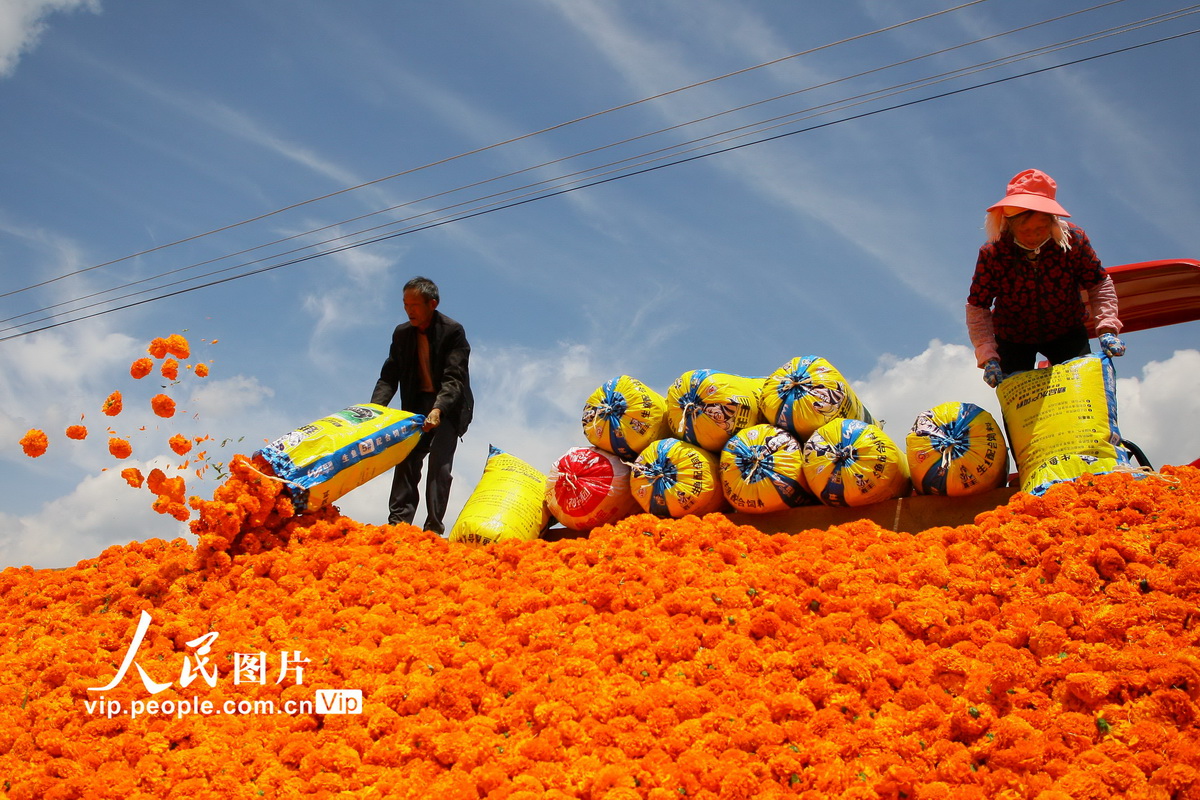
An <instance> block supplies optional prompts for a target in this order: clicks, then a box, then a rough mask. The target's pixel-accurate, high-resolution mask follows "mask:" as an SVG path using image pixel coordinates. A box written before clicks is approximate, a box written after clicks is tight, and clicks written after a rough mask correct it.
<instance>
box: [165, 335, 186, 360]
mask: <svg viewBox="0 0 1200 800" xmlns="http://www.w3.org/2000/svg"><path fill="white" fill-rule="evenodd" d="M167 352H168V353H170V354H171V355H173V356H175V357H176V358H188V357H190V356H191V354H192V348H191V345H189V344H188V340H187V339H185V338H183V337H182V336H180V335H179V334H178V333H172V334H171V335H170V336H168V337H167Z"/></svg>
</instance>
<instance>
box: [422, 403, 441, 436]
mask: <svg viewBox="0 0 1200 800" xmlns="http://www.w3.org/2000/svg"><path fill="white" fill-rule="evenodd" d="M441 424H442V410H441V409H440V408H435V409H433V411H430V412H429V413H428V414H426V415H425V424H424V425H422V426H421V430H423V431H425V432H426V433H428V432H429V431H431V430H433V429H434V428H436V427H437V426H438V425H441Z"/></svg>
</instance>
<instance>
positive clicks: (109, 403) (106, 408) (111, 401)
mask: <svg viewBox="0 0 1200 800" xmlns="http://www.w3.org/2000/svg"><path fill="white" fill-rule="evenodd" d="M100 410H101V411H103V412H104V413H105V414H107V415H108V416H110V417H115V416H116V415H117V414H120V413H121V392H120V391H115V392H113V393H112V394H110V395H109V396H108V397H107V398H105V400H104V405H103V406H101V407H100Z"/></svg>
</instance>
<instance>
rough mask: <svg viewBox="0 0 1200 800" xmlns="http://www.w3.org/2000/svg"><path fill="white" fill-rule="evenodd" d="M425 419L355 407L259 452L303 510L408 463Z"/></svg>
mask: <svg viewBox="0 0 1200 800" xmlns="http://www.w3.org/2000/svg"><path fill="white" fill-rule="evenodd" d="M424 423H425V417H424V416H422V415H420V414H413V413H411V412H408V411H401V410H400V409H398V408H388V407H387V406H381V405H377V404H375V403H364V404H363V405H358V406H350V407H348V408H345V409H343V410H341V411H338V412H337V413H336V414H331V415H329V416H327V417H322V418H321V419H318V420H316V421H315V422H310V423H309V424H308V425H305V426H304V427H302V428H297V429H296V430H294V431H292V432H291V433H288V434H286V435H284V436H281V437H279V438H278V439H276V440H275V441H273V442H271V443H270V444H268V445H267V446H266V447H263V448H262V449H261V450H259V451H257V453H255V455H259V456H262V458H263V459H264V460H265V461H266V462H267V463H268V464H270V465H271V469H272V471H273V472H274V473H275V477H276V478H278V479H279V480H281V481H283V483H284V484H286V486H287V491H288V494H289V495H290V496H291V498H292V505H293V506H294V507H295V509H296V511H297V512H300V511H304V510H306V509H311V508H318V507H320V506H323V505H325V504H326V503H332V502H333V501H334V500H337V499H338V498H339V497H341V496H342V495H344V494H346V493H347V492H349V491H350V490H351V489H355V488H357V487H359V486H361V485H362V484H364V483H366V482H367V481H369V480H371V479H372V478H374V477H375V476H376V475H379V474H381V473H383V472H386V471H388V470H390V469H391V468H392V467H394V466H396V465H397V464H399V463H400V462H401V461H403V460H404V459H405V458H406V457H407V456H408V454H409V453H411V452H412V450H413V448H414V447H416V446H417V441H418V440H419V439H420V438H421V426H422V425H423V424H424Z"/></svg>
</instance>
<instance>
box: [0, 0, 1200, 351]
mask: <svg viewBox="0 0 1200 800" xmlns="http://www.w3.org/2000/svg"><path fill="white" fill-rule="evenodd" d="M1121 2H1125V0H1108V2H1104V3H1100V4H1098V5H1095V6H1091V7H1089V8H1085V9H1080V10H1078V11H1073V12H1070V13H1067V14H1062V15H1060V16H1057V17H1052V18H1049V19H1046V20H1042V21H1040V22H1035V23H1030V24H1028V25H1023V26H1020V27H1017V28H1012V29H1010V30H1007V31H1004V32H1001V33H996V34H991V35H988V36H984V37H981V38H979V39H975V40H972V41H969V42H964V43H961V44H957V45H953V46H951V47H946V48H942V49H940V50H935V51H932V52H929V53H923V54H921V55H919V56H913V57H910V58H907V59H903V60H901V61H896V62H893V63H891V64H887V65H884V66H881V67H875V68H873V69H869V70H864V71H862V72H858V73H855V74H852V75H847V76H843V77H841V78H836V79H833V80H829V81H826V82H824V83H820V84H813V85H811V86H806V87H804V88H802V89H796V90H793V91H791V92H786V93H783V94H779V95H775V96H774V97H769V98H766V99H763V100H757V101H754V102H752V103H746V104H743V105H740V106H736V107H734V108H728V109H724V110H722V111H718V112H715V113H712V114H709V115H707V116H703V117H699V118H697V119H693V120H689V121H687V122H682V123H677V124H675V125H671V126H668V127H665V128H659V129H658V130H654V131H650V132H647V133H642V134H638V135H636V136H631V137H627V138H625V139H622V140H620V141H616V142H610V143H609V144H605V145H601V146H598V147H594V148H590V149H588V150H583V151H580V152H577V153H574V154H572V155H568V156H561V157H559V158H555V159H551V160H549V161H543V162H542V163H540V164H535V165H532V166H529V167H523V168H521V169H519V170H514V171H511V172H507V173H504V174H502V175H496V176H493V177H491V178H486V179H482V180H479V181H475V182H473V183H469V184H466V185H463V186H459V187H456V188H453V189H447V190H444V191H441V192H437V193H435V194H431V195H426V196H425V197H421V198H417V199H415V200H409V201H406V202H404V203H400V204H397V205H393V206H389V207H387V208H383V209H378V210H376V211H371V212H369V213H366V214H361V215H358V216H356V217H352V218H350V219H345V220H341V221H338V222H333V223H330V224H327V225H324V226H321V227H318V228H314V229H310V230H307V231H302V232H300V233H296V234H293V235H291V236H285V237H281V238H278V239H275V240H274V241H270V242H265V243H263V244H259V245H255V246H253V247H249V248H244V249H242V250H239V251H236V252H233V253H226V254H225V255H222V256H217V257H214V258H210V259H207V260H204V261H200V262H196V263H193V264H189V265H186V266H182V267H176V268H174V269H171V270H167V271H164V272H160V273H157V274H155V275H151V276H148V277H146V278H142V279H139V280H136V281H129V282H126V283H123V284H120V285H118V286H114V287H110V288H108V289H102V290H98V291H96V292H92V293H91V294H87V295H82V296H80V297H75V298H72V299H70V300H65V301H62V302H59V303H56V304H53V305H49V306H43V307H42V308H39V309H34V310H31V311H27V312H24V313H22V314H18V315H15V316H12V317H8V318H5V319H0V324H4V323H8V322H13V321H15V320H18V319H22V318H24V317H28V316H32V315H34V314H40V313H43V312H46V311H50V310H53V309H55V308H60V307H62V306H66V305H74V304H76V303H79V302H82V301H84V300H89V299H91V298H93V297H99V296H103V295H106V294H111V293H112V292H115V291H119V290H121V289H126V288H130V287H133V286H139V285H141V284H144V283H149V282H151V281H155V280H158V279H159V278H164V277H167V276H169V275H174V274H178V273H180V272H186V271H190V270H193V269H197V268H199V267H203V266H208V265H210V264H214V263H217V262H219V261H223V260H226V259H230V258H235V257H237V256H241V255H246V254H248V253H252V252H254V251H256V250H261V249H265V248H267V247H273V246H275V245H278V244H283V243H285V242H288V241H293V240H296V239H300V238H304V237H308V236H312V235H314V234H317V233H320V232H322V231H326V230H330V229H332V228H338V227H341V226H344V225H347V224H350V223H353V222H359V221H361V220H364V219H367V218H370V217H373V216H378V215H380V214H385V213H388V212H391V211H396V210H398V209H401V208H406V207H409V206H413V205H416V204H418V203H424V202H427V201H429V200H434V199H437V198H439V197H445V196H447V195H450V194H455V193H457V192H461V191H465V190H467V189H472V188H477V187H479V186H483V185H486V184H489V183H494V182H496V181H500V180H504V179H507V178H512V177H515V176H517V175H521V174H524V173H527V172H532V171H534V170H538V169H542V168H545V167H548V166H552V165H554V164H559V163H563V162H565V161H570V160H572V159H576V158H580V157H582V156H585V155H591V154H594V153H597V152H601V151H604V150H608V149H612V148H614V147H619V146H621V145H625V144H630V143H632V142H635V141H638V140H641V139H647V138H650V137H652V136H657V135H660V134H663V133H668V132H670V131H673V130H679V129H681V128H685V127H687V126H689V125H695V124H698V123H701V122H707V121H710V120H713V119H716V118H718V117H721V116H726V115H728V114H732V113H736V112H738V111H745V110H747V109H750V108H754V107H756V106H761V105H765V104H767V103H771V102H776V101H779V100H782V99H786V98H788V97H793V96H796V95H799V94H804V93H807V92H811V91H815V90H817V89H823V88H828V87H830V86H834V85H836V84H839V83H845V82H847V81H851V80H855V79H857V78H862V77H865V76H867V75H871V74H876V73H879V72H884V71H886V70H889V69H894V68H896V67H899V66H904V65H907V64H911V63H914V62H916V61H920V60H923V59H928V58H932V57H934V56H938V55H945V54H946V53H950V52H953V51H955V50H961V49H963V48H966V47H971V46H974V45H977V44H981V43H984V42H987V41H990V40H993V39H998V38H1002V37H1004V36H1009V35H1012V34H1014V33H1020V32H1024V31H1027V30H1030V29H1033V28H1036V27H1040V26H1043V25H1047V24H1050V23H1054V22H1060V21H1062V20H1064V19H1068V18H1070V17H1074V16H1078V15H1080V14H1086V13H1089V12H1092V11H1095V10H1097V9H1100V8H1104V7H1106V6H1110V5H1115V4H1118V3H1121ZM1198 7H1200V6H1193V9H1195V8H1198ZM1178 14H1179V12H1178V11H1176V12H1169V13H1167V14H1160V15H1158V16H1156V17H1149V18H1146V19H1144V20H1139V21H1137V22H1134V23H1127V24H1126V25H1123V26H1115V27H1114V28H1110V29H1108V31H1100V32H1098V33H1096V34H1089V35H1088V36H1087V37H1076V39H1074V40H1067V42H1077V43H1082V41H1084V40H1088V41H1091V40H1095V39H1096V38H1099V37H1100V35H1101V34H1105V33H1108V32H1111V31H1122V32H1124V31H1128V30H1129V29H1131V28H1132V26H1138V27H1142V26H1144V24H1151V23H1156V22H1162V21H1166V20H1165V19H1164V18H1169V17H1172V16H1173V15H1178ZM893 27H895V26H893ZM884 30H886V29H884ZM843 41H848V40H843ZM1059 44H1066V43H1059ZM1050 47H1054V46H1047V47H1044V48H1037V49H1035V50H1033V51H1026V53H1027V54H1029V53H1034V54H1037V53H1044V52H1052V50H1050V49H1048V48H1050ZM1054 49H1061V48H1060V47H1054ZM1021 55H1024V54H1016V55H1015V56H1008V57H1005V59H996V60H995V61H993V62H984V63H985V64H987V63H998V62H1000V61H1007V62H1009V63H1011V62H1013V61H1015V60H1018V58H1017V57H1018V56H1021ZM792 57H794V55H793V56H788V57H787V58H792ZM781 60H783V59H776V60H774V61H772V62H766V63H768V64H770V63H778V62H779V61H781ZM761 66H763V65H758V66H756V67H753V68H749V69H757V68H758V67H761ZM977 66H978V65H977ZM970 69H971V68H963V69H961V70H957V71H952V72H950V73H942V75H941V76H945V75H951V74H955V72H959V73H963V74H971V73H970V72H969V71H967V70H970ZM745 71H747V70H739V71H738V72H735V73H729V75H736V74H742V73H743V72H745ZM941 76H934V77H935V78H937V77H941ZM715 80H719V78H717V79H710V80H708V81H702V82H700V83H696V84H691V85H690V86H691V87H695V86H699V85H703V84H705V83H711V82H713V81H715ZM926 80H931V79H921V81H913V82H910V83H913V84H915V83H919V82H924V81H926ZM905 85H908V84H900V86H905ZM685 88H687V87H685ZM894 88H896V87H894V86H893V87H889V89H884V90H877V92H884V91H889V90H890V89H894ZM666 94H670V93H663V94H662V95H657V96H658V97H661V96H665V95H666ZM870 94H871V93H867V95H858V96H856V97H852V98H849V100H854V99H857V98H859V97H865V96H869V95H870ZM884 96H887V95H884ZM639 102H642V101H639ZM835 102H836V103H840V102H844V101H835ZM834 104H835V103H830V104H826V105H834ZM821 107H822V106H818V107H817V108H821ZM812 110H814V109H812V108H809V109H802V110H801V111H797V112H791V114H789V115H783V116H781V117H775V118H772V119H770V120H767V122H771V121H775V120H779V119H784V118H787V117H789V116H790V117H797V116H799V115H800V114H807V113H808V112H809V111H812ZM601 113H607V112H601ZM579 119H580V120H582V119H587V117H581V118H579ZM577 121H578V120H577ZM565 124H569V123H565ZM758 124H764V123H754V124H753V125H758ZM753 125H745V126H742V127H741V128H734V129H732V130H733V131H737V130H744V129H745V128H748V127H753ZM730 132H732V131H722V132H719V133H717V134H711V135H710V136H709V137H702V138H701V139H692V140H690V141H686V142H679V143H676V144H675V145H672V146H670V147H668V148H660V149H659V150H655V151H650V153H643V154H640V155H637V156H631V157H628V158H626V159H623V160H622V161H617V162H609V163H608V164H603V165H599V166H597V167H592V168H591V170H598V169H603V168H606V167H610V166H613V165H614V164H619V163H624V162H625V161H631V160H634V159H637V158H643V157H646V156H648V155H653V154H655V153H661V152H664V151H669V150H671V149H678V148H682V147H684V146H686V145H689V144H693V143H695V142H697V141H702V140H703V138H715V137H717V136H722V135H725V134H727V133H730ZM531 135H533V134H531ZM509 141H516V140H515V139H514V140H509ZM497 146H498V145H497ZM473 152H475V151H473ZM456 158H457V157H456ZM447 160H450V159H447ZM437 163H444V161H443V162H437ZM416 169H420V168H416ZM578 174H580V173H570V174H568V175H564V176H557V177H555V178H552V179H547V180H546V181H541V182H539V183H535V184H526V185H525V186H521V187H516V188H514V189H510V190H506V192H504V193H502V194H507V193H511V192H515V191H520V190H522V189H526V188H529V187H530V186H536V185H540V184H541V183H547V182H551V181H555V180H561V179H563V178H570V177H574V176H576V175H578ZM380 180H387V179H386V178H384V179H380ZM376 182H378V181H376ZM373 183H375V182H373ZM367 185H370V184H360V185H359V187H355V188H361V187H362V186H367ZM329 196H332V195H326V197H329ZM495 196H496V195H486V196H485V197H483V198H477V199H476V200H473V201H471V202H476V201H478V200H480V199H492V198H493V197H495ZM309 202H312V201H309ZM296 205H300V204H296ZM296 205H293V206H289V208H295V207H296ZM460 205H461V204H460ZM454 207H456V206H450V207H449V208H454ZM443 210H446V208H445V207H444V208H442V209H435V210H433V211H430V212H425V213H424V214H421V215H417V217H418V218H419V217H420V216H427V215H429V214H432V213H439V212H440V211H443ZM273 213H277V212H273ZM261 218H262V217H261V216H260V217H256V218H254V219H261ZM411 219H413V217H407V218H402V219H400V220H393V221H392V222H390V223H387V225H396V224H400V223H402V222H407V221H410V220H411ZM241 224H245V223H241ZM376 229H377V228H368V229H366V232H369V231H371V230H376ZM363 232H364V231H357V232H355V233H353V234H346V235H345V236H353V235H358V234H361V233H363ZM202 235H203V234H202ZM340 238H344V237H336V238H335V239H333V240H324V241H320V242H314V243H311V244H308V245H305V246H304V247H303V248H299V250H304V249H309V248H312V247H317V246H320V245H322V244H328V243H330V242H331V241H337V240H338V239H340ZM181 241H190V239H189V240H181ZM170 246H171V245H162V246H161V247H162V248H165V247H170ZM145 252H150V251H143V253H145ZM295 252H298V250H289V251H283V252H280V253H275V254H273V256H271V257H280V256H285V255H291V254H292V253H295ZM138 255H140V254H138ZM127 258H132V256H130V257H127ZM259 260H260V259H256V260H254V261H250V262H243V263H242V264H240V265H235V266H234V267H231V268H227V269H236V268H238V267H240V266H247V265H249V264H254V263H257V262H258V261H259ZM114 263H117V261H110V262H105V264H101V265H96V266H95V267H89V268H87V269H85V270H77V271H76V272H73V273H68V275H65V276H59V277H58V278H54V279H51V280H48V281H44V282H43V283H41V284H36V285H38V286H40V285H45V284H46V283H51V282H53V281H55V280H60V279H62V278H63V277H69V276H70V275H77V274H79V273H80V272H85V271H87V270H90V269H95V268H98V267H100V266H109V265H111V264H114ZM227 269H223V270H217V271H215V272H209V273H203V274H201V275H199V276H194V277H193V278H190V279H189V280H195V279H197V278H202V277H209V276H211V275H213V274H219V273H220V272H224V271H227ZM177 284H178V282H176V283H169V284H161V285H159V286H157V287H154V288H152V289H148V290H145V291H154V290H155V289H162V288H167V287H169V286H174V285H177ZM26 288H32V287H26ZM18 291H24V290H18ZM13 293H15V292H12V293H10V294H13ZM0 296H3V295H0ZM130 296H136V295H122V296H119V297H117V298H112V299H110V300H107V301H104V302H112V301H113V300H120V299H125V298H128V297H130ZM95 305H97V304H92V305H88V306H83V307H79V308H76V309H74V310H76V311H77V310H82V309H85V308H91V307H94V306H95ZM66 313H70V312H66ZM42 319H43V320H44V319H47V318H46V317H43V318H42ZM12 327H17V326H10V327H9V328H0V332H3V331H6V330H10V329H11V328H12Z"/></svg>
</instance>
